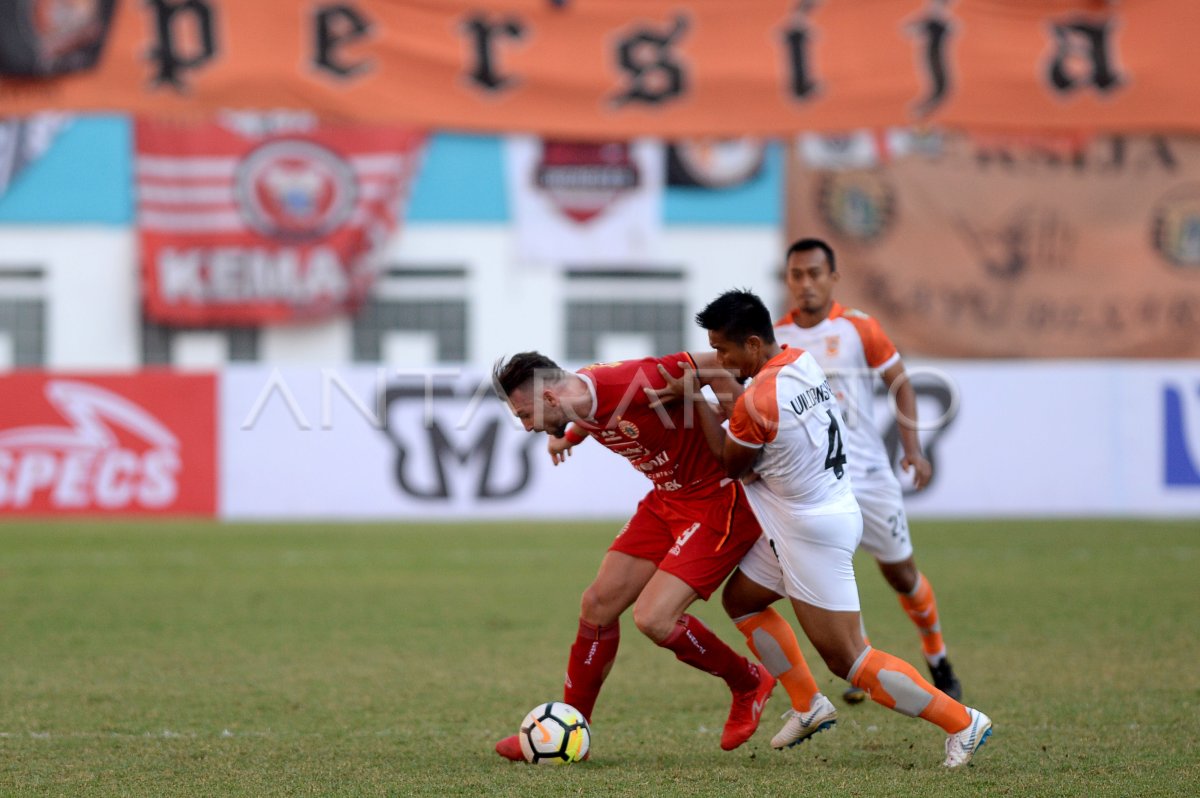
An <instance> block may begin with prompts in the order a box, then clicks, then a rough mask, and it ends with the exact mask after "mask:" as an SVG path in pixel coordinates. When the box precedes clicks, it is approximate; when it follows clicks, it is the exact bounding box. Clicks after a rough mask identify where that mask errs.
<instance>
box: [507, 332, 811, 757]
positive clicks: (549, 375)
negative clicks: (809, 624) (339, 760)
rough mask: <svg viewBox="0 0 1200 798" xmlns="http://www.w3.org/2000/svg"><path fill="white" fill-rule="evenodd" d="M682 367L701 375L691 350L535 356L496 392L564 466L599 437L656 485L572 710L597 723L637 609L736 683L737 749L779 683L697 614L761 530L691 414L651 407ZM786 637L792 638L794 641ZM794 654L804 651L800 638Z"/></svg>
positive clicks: (584, 607) (671, 640)
mask: <svg viewBox="0 0 1200 798" xmlns="http://www.w3.org/2000/svg"><path fill="white" fill-rule="evenodd" d="M681 361H683V362H687V363H689V364H692V365H697V361H695V360H693V358H692V357H691V356H690V355H689V354H688V353H686V352H680V353H678V354H674V355H669V356H667V357H663V358H646V359H643V360H631V361H623V362H619V363H602V364H596V365H593V366H588V367H587V368H584V369H581V370H580V371H577V372H570V371H566V370H564V369H562V368H559V366H558V365H557V364H555V363H554V362H553V361H552V360H550V359H549V358H547V357H546V356H544V355H541V354H538V353H537V352H524V353H521V354H518V355H514V356H513V357H512V358H511V359H509V360H508V361H507V362H502V363H498V364H497V366H496V368H495V370H494V372H493V384H494V386H495V388H496V392H497V393H498V394H499V395H500V396H501V397H503V398H505V399H506V400H507V402H508V404H509V407H510V409H511V410H512V412H513V414H514V415H515V416H516V417H517V418H518V419H520V420H521V423H522V424H524V426H525V429H526V430H527V431H531V432H547V433H549V434H550V435H551V438H550V442H549V452H550V456H551V458H552V459H554V461H555V463H556V464H557V463H559V462H562V461H563V459H564V458H565V457H566V456H567V455H569V453H570V449H571V447H572V446H574V445H576V444H578V443H580V442H582V441H583V440H585V439H586V438H587V437H589V436H590V437H594V438H595V439H596V440H597V441H598V442H599V443H600V444H601V445H602V446H604V447H606V448H608V449H609V450H611V451H613V452H614V453H616V454H619V455H621V456H622V457H624V458H625V459H627V460H628V461H629V463H630V465H632V466H633V467H634V468H636V469H637V470H638V471H640V472H641V473H643V474H644V475H645V476H646V477H647V478H648V479H649V480H650V481H651V482H652V483H653V486H654V487H653V489H652V490H651V491H650V492H649V493H648V494H647V495H646V497H645V498H644V499H642V501H641V502H640V503H639V504H638V507H637V511H636V512H635V513H634V515H633V517H632V518H631V519H630V520H629V522H628V523H626V524H625V527H624V528H623V529H622V530H621V531H620V532H619V533H618V534H617V537H616V539H615V540H614V541H613V542H612V545H611V546H609V549H608V552H607V553H606V554H605V556H604V559H603V560H602V561H601V563H600V569H599V572H598V573H597V574H596V578H595V580H594V581H593V582H592V584H591V585H590V586H588V588H587V589H586V590H585V591H584V593H583V598H582V601H581V610H580V618H579V629H578V633H577V635H576V638H575V643H574V645H572V646H571V650H570V654H569V656H568V660H567V677H566V681H565V685H564V688H563V700H564V701H566V702H567V703H568V704H571V705H572V706H574V707H575V708H576V709H578V710H579V711H580V712H582V713H583V714H584V716H585V717H587V718H588V720H589V721H591V719H592V711H593V709H594V706H595V703H596V699H597V697H598V695H599V693H600V688H601V686H602V685H603V683H604V680H605V678H606V677H607V676H608V672H609V670H610V669H611V668H612V665H613V662H614V661H615V659H616V656H617V647H618V644H619V642H620V617H621V614H622V613H623V612H624V611H625V610H626V609H628V608H629V607H630V606H632V607H633V621H634V623H635V624H636V625H637V627H638V629H639V630H640V631H641V632H642V633H644V634H645V635H646V636H647V637H649V638H650V639H651V640H653V641H654V642H655V643H657V644H658V645H659V646H662V647H663V648H666V649H669V650H670V651H671V652H672V653H673V654H674V655H675V656H676V658H678V659H679V660H680V661H682V662H684V663H686V664H688V665H691V666H692V667H694V668H697V669H699V670H702V671H704V672H706V673H711V674H713V675H715V676H717V677H719V678H721V679H723V680H724V681H725V683H726V684H727V685H728V687H729V689H730V691H731V692H732V693H733V704H732V706H731V708H730V711H729V717H728V719H727V721H726V723H725V728H724V731H723V733H722V735H721V747H722V748H723V749H725V750H731V749H733V748H736V747H738V746H739V745H741V744H742V743H744V742H745V741H746V740H748V739H749V738H750V737H751V735H753V734H754V732H755V730H756V729H757V728H758V724H759V720H760V718H761V716H762V709H763V705H764V704H765V703H766V701H767V698H768V697H769V696H770V694H771V690H772V688H773V687H774V685H775V679H774V677H772V676H771V674H770V673H769V671H768V670H767V669H766V668H763V667H761V666H760V665H757V664H755V663H751V662H750V661H749V660H747V659H746V658H745V657H743V656H742V655H740V654H738V653H737V652H735V651H734V650H733V649H732V648H730V647H729V646H728V645H726V644H725V643H724V642H723V641H722V640H721V639H720V638H719V637H717V636H716V634H714V633H713V632H712V631H711V630H710V629H708V627H706V626H705V625H704V624H703V623H702V622H700V621H699V620H698V619H697V618H695V617H693V616H691V615H689V614H687V612H686V611H687V608H688V607H689V606H690V605H691V604H692V603H693V602H694V601H695V600H696V599H697V598H703V599H707V598H708V597H709V596H710V595H711V594H712V592H713V591H714V590H716V589H717V587H719V586H720V584H721V583H722V582H723V581H725V577H727V576H728V575H729V573H730V572H731V571H733V570H734V568H735V567H736V566H737V564H738V562H739V561H740V560H741V559H742V557H743V556H744V555H745V554H746V552H747V551H749V550H750V548H751V547H752V546H753V545H754V544H755V542H756V541H757V540H758V539H759V537H760V536H761V529H760V527H759V525H758V522H757V520H756V519H755V518H754V514H753V512H752V511H751V510H750V506H749V504H748V503H747V501H746V494H745V490H744V488H743V487H742V485H741V484H740V483H739V482H737V481H736V480H730V479H727V478H726V477H725V473H724V470H723V469H722V467H721V464H720V463H719V462H718V461H717V459H716V458H715V457H714V456H713V454H712V452H711V451H710V450H709V447H708V445H707V443H706V442H705V438H704V434H703V431H702V430H701V429H700V428H699V427H697V426H695V425H693V424H690V423H688V419H685V417H684V411H683V409H682V408H681V407H679V406H676V407H674V408H669V409H666V410H664V409H663V408H655V409H652V408H651V407H650V404H649V399H648V398H647V396H646V395H645V393H644V391H643V388H645V387H651V388H659V387H661V386H662V385H663V384H664V380H663V377H662V376H661V375H660V374H659V368H660V367H661V368H662V369H663V370H664V371H665V372H667V373H669V374H674V375H676V376H678V375H679V374H680V369H679V366H678V365H677V364H678V363H679V362H681ZM700 365H708V366H709V367H710V368H708V370H707V373H709V374H715V375H716V376H715V377H714V379H717V380H722V379H723V380H724V381H725V382H727V383H728V385H727V386H726V389H725V390H723V391H722V392H723V394H725V395H730V394H732V393H734V392H736V391H737V386H736V383H734V382H732V380H730V378H729V376H728V375H727V374H726V375H724V376H722V375H720V374H716V372H717V371H718V370H716V369H714V368H712V367H713V366H715V358H714V357H713V356H712V354H711V353H705V354H704V355H702V356H701V358H700ZM789 633H790V630H789ZM781 637H782V638H783V639H785V640H786V638H787V635H786V634H784V635H782V636H781ZM790 645H791V646H792V647H793V648H795V649H796V650H797V651H798V644H797V643H796V640H795V636H794V634H792V636H791V640H790ZM496 751H497V753H499V754H500V755H501V756H503V757H505V758H507V759H512V760H520V759H522V758H523V757H522V755H521V749H520V746H519V744H518V741H517V737H516V735H513V736H511V737H506V738H504V739H503V740H500V741H499V742H498V743H497V744H496Z"/></svg>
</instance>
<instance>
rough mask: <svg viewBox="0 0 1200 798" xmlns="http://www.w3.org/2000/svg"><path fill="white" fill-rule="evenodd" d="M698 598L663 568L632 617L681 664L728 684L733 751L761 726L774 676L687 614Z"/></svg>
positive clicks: (726, 745) (727, 744)
mask: <svg viewBox="0 0 1200 798" xmlns="http://www.w3.org/2000/svg"><path fill="white" fill-rule="evenodd" d="M697 598H699V594H698V593H697V592H696V591H695V590H694V589H693V588H692V587H691V586H690V585H688V584H687V583H686V582H684V581H683V580H682V579H680V578H679V577H677V576H675V575H674V574H669V573H667V572H666V571H661V570H660V571H659V572H658V573H656V574H655V575H654V576H653V577H651V579H650V581H649V582H648V583H647V584H646V588H645V590H643V591H642V595H641V596H639V597H638V600H637V602H636V603H635V604H634V605H633V620H634V623H636V624H637V626H638V629H640V630H641V631H642V633H643V634H645V635H646V636H647V637H649V638H650V639H651V640H653V641H654V642H655V643H657V644H658V645H660V646H662V647H663V648H665V649H668V650H669V651H671V653H673V654H674V655H675V658H676V659H678V660H679V661H680V662H683V663H686V664H688V665H691V666H692V667H693V668H696V669H697V670H701V671H704V672H705V673H711V674H713V675H714V676H717V677H719V678H721V679H723V680H724V681H725V684H726V685H728V686H729V690H730V692H732V693H733V707H732V709H731V710H730V714H729V719H728V720H727V721H726V724H725V729H724V731H723V732H722V734H721V747H722V748H723V749H725V750H726V751H729V750H732V749H734V748H737V747H738V746H739V745H741V744H742V743H744V742H745V741H746V740H748V739H750V737H751V735H753V734H754V731H755V730H756V729H757V728H758V721H759V719H760V718H761V716H762V708H763V705H765V704H766V701H767V698H768V697H769V696H770V695H771V689H772V688H773V687H774V686H775V678H774V677H773V676H771V674H770V673H768V672H767V670H766V669H765V668H760V667H759V666H757V665H755V664H754V663H752V662H750V660H748V659H746V658H745V657H743V656H742V655H741V654H738V653H737V652H736V651H734V650H733V649H732V648H730V647H729V646H728V645H727V644H726V643H725V642H724V641H723V640H721V638H719V637H717V635H716V633H715V632H713V631H712V630H711V629H709V628H708V627H707V626H705V625H704V623H703V622H702V621H701V620H700V619H699V618H696V617H695V616H692V615H688V614H687V613H686V612H685V610H686V609H687V608H688V607H689V606H690V605H691V604H692V603H693V602H694V601H695V600H696V599H697Z"/></svg>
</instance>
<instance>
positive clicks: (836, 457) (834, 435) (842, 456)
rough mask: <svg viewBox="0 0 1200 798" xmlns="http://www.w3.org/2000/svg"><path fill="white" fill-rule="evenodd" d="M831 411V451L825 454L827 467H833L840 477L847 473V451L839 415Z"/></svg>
mask: <svg viewBox="0 0 1200 798" xmlns="http://www.w3.org/2000/svg"><path fill="white" fill-rule="evenodd" d="M825 412H827V413H829V453H828V454H826V455H825V467H826V468H832V469H833V475H834V476H835V477H837V478H838V479H841V478H842V476H843V475H844V474H845V473H846V452H845V451H843V449H842V428H841V427H839V426H838V423H837V417H836V416H834V415H833V412H832V411H829V410H827V411H825Z"/></svg>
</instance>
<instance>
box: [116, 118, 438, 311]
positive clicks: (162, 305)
mask: <svg viewBox="0 0 1200 798" xmlns="http://www.w3.org/2000/svg"><path fill="white" fill-rule="evenodd" d="M136 137H137V161H136V172H137V187H138V213H137V226H138V235H139V240H140V243H141V260H142V286H143V294H144V299H145V311H146V315H147V316H148V317H149V318H152V319H154V320H155V321H158V322H160V323H162V324H172V325H208V324H213V325H236V324H243V325H257V324H266V323H274V322H288V321H301V320H309V319H316V318H322V317H326V316H329V315H332V314H335V313H338V312H342V311H345V310H347V309H353V308H354V307H355V306H357V305H358V303H360V302H361V301H362V299H363V298H364V297H365V296H366V294H367V292H368V291H369V290H370V288H371V286H372V284H373V283H374V280H375V276H376V273H377V265H376V264H375V263H374V261H373V259H372V257H371V256H372V254H373V253H375V252H377V251H378V249H379V247H380V246H381V245H382V243H383V242H384V241H385V240H386V239H387V237H388V236H389V235H391V234H392V233H393V232H394V231H395V230H396V228H397V227H398V225H399V219H400V215H401V213H402V210H403V206H404V203H405V200H406V199H407V196H408V189H409V186H410V185H411V183H412V178H413V176H414V173H415V170H416V166H417V163H418V160H419V154H420V150H421V145H422V144H423V142H424V140H425V135H424V134H423V133H422V132H420V131H416V130H413V129H411V128H407V127H400V126H395V125H374V126H368V125H339V124H329V123H319V122H318V121H317V120H316V118H315V117H313V116H312V115H311V114H305V113H294V114H287V113H277V114H252V113H224V114H221V115H219V116H218V117H217V118H216V119H215V120H214V121H211V122H207V123H177V122H163V121H155V120H149V119H139V120H138V121H137V125H136Z"/></svg>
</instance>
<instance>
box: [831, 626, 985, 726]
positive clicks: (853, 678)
mask: <svg viewBox="0 0 1200 798" xmlns="http://www.w3.org/2000/svg"><path fill="white" fill-rule="evenodd" d="M847 680H848V681H849V682H850V684H852V685H854V686H855V687H859V688H861V689H863V690H866V692H867V695H868V696H870V697H871V700H872V701H874V702H875V703H877V704H883V705H884V706H885V707H887V708H888V709H894V710H896V711H897V712H899V713H900V714H902V715H908V716H909V717H920V718H924V719H925V720H927V721H929V722H930V723H933V724H935V725H937V726H940V727H941V728H942V729H943V730H944V731H945V732H946V733H947V734H954V733H956V732H960V731H962V730H963V729H965V728H967V724H968V723H970V722H971V719H970V716H969V715H968V714H967V708H966V707H964V706H963V705H962V704H960V703H958V702H957V701H955V700H954V699H953V698H951V697H950V696H948V695H946V694H945V693H943V692H942V691H941V690H938V689H937V688H936V687H934V686H933V685H931V684H930V683H929V682H927V681H925V679H924V678H922V677H921V674H919V673H917V671H916V668H914V667H913V666H911V665H909V664H908V663H907V662H905V661H904V660H902V659H898V658H896V657H893V656H892V655H891V654H888V653H887V652H886V651H880V650H879V649H875V648H871V647H869V646H868V647H867V648H866V650H864V651H863V653H862V654H861V655H860V656H859V658H858V660H857V661H855V663H854V667H852V668H851V669H850V675H849V676H848V677H847Z"/></svg>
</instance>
